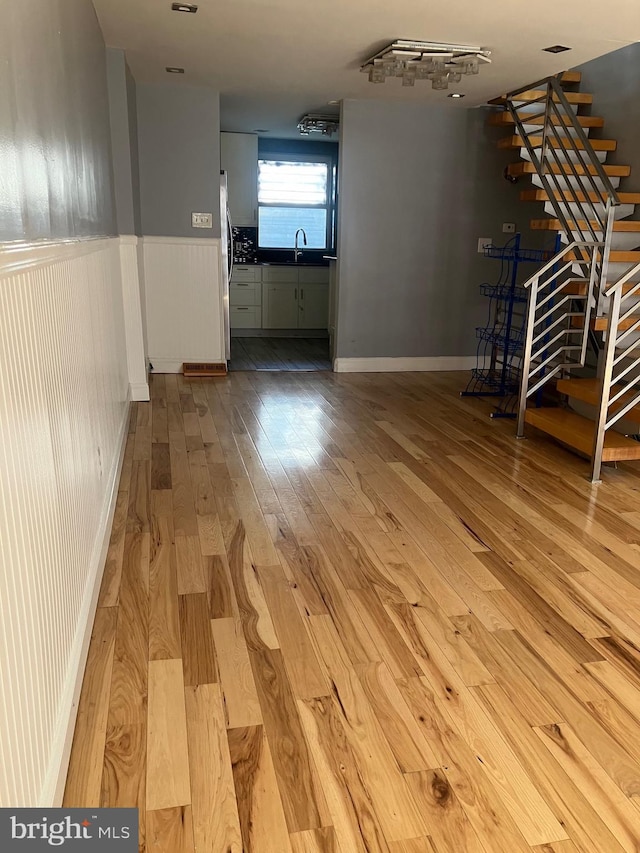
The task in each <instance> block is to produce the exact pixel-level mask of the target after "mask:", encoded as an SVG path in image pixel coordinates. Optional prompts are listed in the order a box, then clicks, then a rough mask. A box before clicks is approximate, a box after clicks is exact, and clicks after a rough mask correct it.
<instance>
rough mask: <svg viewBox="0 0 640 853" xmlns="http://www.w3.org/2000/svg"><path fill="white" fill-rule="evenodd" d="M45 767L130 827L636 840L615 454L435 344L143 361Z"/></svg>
mask: <svg viewBox="0 0 640 853" xmlns="http://www.w3.org/2000/svg"><path fill="white" fill-rule="evenodd" d="M151 378H152V402H151V403H140V404H137V405H134V406H133V407H132V412H131V422H130V423H131V426H130V434H129V441H128V444H127V449H126V454H125V463H124V468H123V473H122V478H121V482H120V491H119V494H118V502H117V509H116V517H115V521H114V526H113V534H112V540H111V545H110V548H109V553H108V557H107V563H106V567H105V573H104V580H103V584H102V590H101V593H100V599H99V606H98V611H97V615H96V620H95V625H94V630H93V637H92V642H91V647H90V651H89V659H88V664H87V670H86V674H85V679H84V685H83V690H82V695H81V699H80V706H79V713H78V720H77V725H76V732H75V738H74V743H73V749H72V755H71V763H70V768H69V774H68V781H67V788H66V794H65V805H66V806H137V807H138V808H139V809H140V826H141V837H140V850H141V851H149V853H159V852H160V851H166V853H190V851H191V853H193V852H194V851H203V853H242V851H244V853H527V851H536V853H633V851H636V853H637V851H640V513H638V511H637V505H636V501H637V500H638V498H639V496H640V465H639V464H638V463H628V464H625V465H621V466H620V467H619V468H618V469H612V468H607V470H606V472H605V474H604V482H603V483H602V484H601V485H599V486H595V487H594V486H591V485H590V484H589V483H588V482H587V479H586V475H587V468H588V466H587V463H586V462H585V461H583V460H581V459H579V458H577V457H575V456H572V455H571V454H569V453H567V452H566V451H564V450H563V449H561V448H560V447H559V446H557V445H556V444H554V443H553V442H552V441H550V440H548V439H546V438H545V437H544V436H542V435H540V434H536V433H535V432H534V431H533V430H532V431H531V435H530V436H529V439H528V440H527V441H516V440H515V439H514V436H513V423H511V422H507V421H492V420H490V419H489V418H488V416H487V414H488V412H489V411H490V408H491V407H490V404H488V403H483V402H482V401H478V400H469V399H461V398H460V397H459V395H458V392H459V390H460V389H462V388H464V387H465V384H466V379H467V377H466V376H465V375H462V374H391V375H383V374H377V375H375V374H370V375H367V374H361V375H358V374H351V375H339V374H338V375H335V374H331V373H328V372H317V373H308V374H300V373H298V374H296V373H277V374H270V373H259V372H258V373H243V372H236V373H233V374H231V375H229V376H227V377H224V378H219V379H212V380H192V381H188V380H185V379H183V377H181V376H162V375H154V376H152V377H151Z"/></svg>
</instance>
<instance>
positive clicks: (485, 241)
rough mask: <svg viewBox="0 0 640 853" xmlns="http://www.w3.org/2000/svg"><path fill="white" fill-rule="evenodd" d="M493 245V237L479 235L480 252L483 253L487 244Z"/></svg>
mask: <svg viewBox="0 0 640 853" xmlns="http://www.w3.org/2000/svg"><path fill="white" fill-rule="evenodd" d="M490 245H491V237H478V252H479V253H480V254H482V253H483V252H484V247H485V246H490Z"/></svg>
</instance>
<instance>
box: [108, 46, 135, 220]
mask: <svg viewBox="0 0 640 853" xmlns="http://www.w3.org/2000/svg"><path fill="white" fill-rule="evenodd" d="M107 83H108V90H109V113H110V116H111V151H112V156H113V187H114V192H115V205H116V220H117V225H118V233H119V234H141V233H142V232H141V224H140V185H139V184H140V178H139V169H138V134H137V120H136V87H135V81H134V79H133V77H132V75H131V72H130V71H129V68H128V66H127V63H126V60H125V55H124V51H123V50H118V49H116V48H107Z"/></svg>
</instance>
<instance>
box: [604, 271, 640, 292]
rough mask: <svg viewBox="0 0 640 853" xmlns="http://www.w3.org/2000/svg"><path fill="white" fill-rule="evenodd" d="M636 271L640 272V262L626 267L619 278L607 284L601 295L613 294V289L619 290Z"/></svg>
mask: <svg viewBox="0 0 640 853" xmlns="http://www.w3.org/2000/svg"><path fill="white" fill-rule="evenodd" d="M636 273H640V263H637V264H636V265H635V266H633V267H631V268H630V269H628V270H627V271H626V272H625V273H624V274H623V275H621V276H620V278H619V279H617V280H616V281H614V282H613V283H612V284H609V285H608V286H607V287H605V288H604V290H603V292H602V295H603V296H613V294H614V291H616V290H619V289H620V288H621V287H622V286H623V285H625V284H626V283H627V282H628V281H629V280H630V279H631V278H632V277H633V276H634V275H636Z"/></svg>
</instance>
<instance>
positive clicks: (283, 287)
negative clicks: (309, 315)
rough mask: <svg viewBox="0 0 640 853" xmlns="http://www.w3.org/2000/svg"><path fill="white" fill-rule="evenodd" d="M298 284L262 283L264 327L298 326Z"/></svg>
mask: <svg viewBox="0 0 640 853" xmlns="http://www.w3.org/2000/svg"><path fill="white" fill-rule="evenodd" d="M298 289H299V288H298V285H297V284H294V283H292V282H268V283H264V284H263V285H262V328H263V329H297V328H298Z"/></svg>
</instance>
